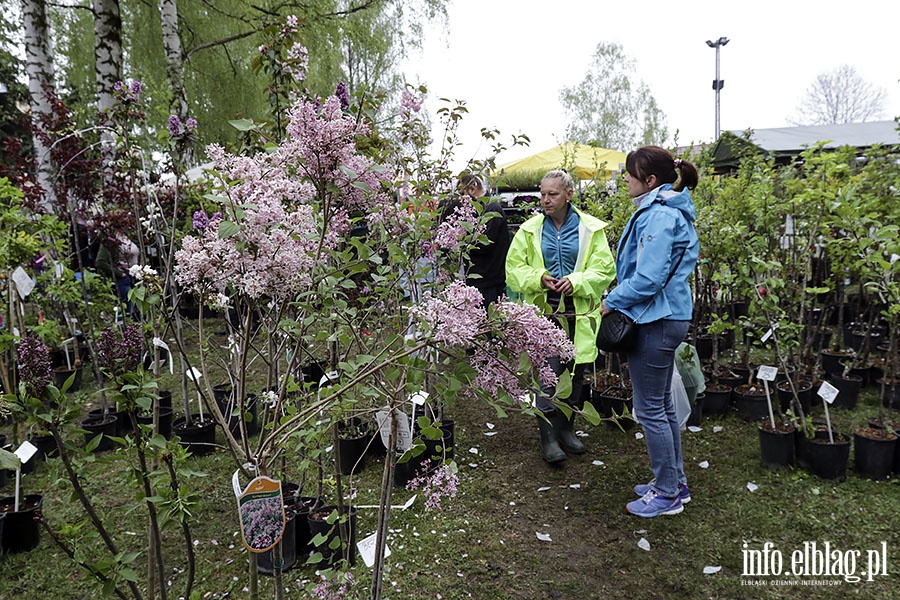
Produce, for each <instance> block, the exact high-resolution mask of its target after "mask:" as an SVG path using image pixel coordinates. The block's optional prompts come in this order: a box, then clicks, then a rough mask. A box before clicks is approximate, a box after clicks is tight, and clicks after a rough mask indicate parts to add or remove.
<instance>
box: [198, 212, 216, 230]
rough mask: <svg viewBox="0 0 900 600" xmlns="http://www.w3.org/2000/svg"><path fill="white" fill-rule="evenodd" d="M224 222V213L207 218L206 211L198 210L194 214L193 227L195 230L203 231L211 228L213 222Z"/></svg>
mask: <svg viewBox="0 0 900 600" xmlns="http://www.w3.org/2000/svg"><path fill="white" fill-rule="evenodd" d="M216 220H219V221H221V220H222V213H220V212H217V213H213V216H211V217H210V216H207V214H206V211H205V210H198V211H197V212H195V213H194V219H193V225H194V229H197V230H201V229H206V228H207V227H209V224H210V222H211V221H216Z"/></svg>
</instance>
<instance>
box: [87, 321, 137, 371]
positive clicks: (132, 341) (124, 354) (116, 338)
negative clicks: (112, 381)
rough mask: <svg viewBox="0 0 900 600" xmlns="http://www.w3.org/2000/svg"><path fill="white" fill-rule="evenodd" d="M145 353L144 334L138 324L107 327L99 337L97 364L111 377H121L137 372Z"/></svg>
mask: <svg viewBox="0 0 900 600" xmlns="http://www.w3.org/2000/svg"><path fill="white" fill-rule="evenodd" d="M143 353H144V334H143V330H142V328H141V326H140V325H139V324H138V323H131V324H129V325H126V326H125V327H124V328H123V329H122V331H121V333H120V332H119V328H118V327H105V328H104V329H103V331H101V332H100V335H98V336H97V364H98V366H99V367H100V368H101V369H103V371H104V372H106V373H107V374H109V375H110V376H111V377H113V378H116V377H121V376H122V375H125V374H126V373H132V372H134V371H136V370H137V368H138V366H139V365H140V364H141V357H142V356H143Z"/></svg>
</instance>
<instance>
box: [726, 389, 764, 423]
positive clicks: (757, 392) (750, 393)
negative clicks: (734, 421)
mask: <svg viewBox="0 0 900 600" xmlns="http://www.w3.org/2000/svg"><path fill="white" fill-rule="evenodd" d="M770 392H771V391H770ZM734 403H735V404H736V405H737V409H738V414H739V415H740V417H741V418H742V419H743V420H745V421H759V420H760V419H766V418H768V417H769V404H768V401H767V400H766V392H765V390H764V389H763V388H762V387H761V386H750V385H746V384H745V385H739V386H738V387H736V388H735V389H734Z"/></svg>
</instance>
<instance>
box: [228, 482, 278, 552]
mask: <svg viewBox="0 0 900 600" xmlns="http://www.w3.org/2000/svg"><path fill="white" fill-rule="evenodd" d="M238 511H239V512H240V514H241V537H242V538H243V541H244V546H246V547H247V550H249V551H250V552H257V553H260V552H265V551H267V550H271V549H272V547H273V546H275V544H277V543H278V542H279V540H281V536H282V535H283V534H284V524H285V517H284V500H283V499H282V497H281V482H280V481H276V480H274V479H269V478H268V477H262V476H261V477H257V478H256V479H254V480H253V481H251V482H250V483H249V484H248V485H247V487H246V488H244V491H243V492H242V493H241V495H240V496H238Z"/></svg>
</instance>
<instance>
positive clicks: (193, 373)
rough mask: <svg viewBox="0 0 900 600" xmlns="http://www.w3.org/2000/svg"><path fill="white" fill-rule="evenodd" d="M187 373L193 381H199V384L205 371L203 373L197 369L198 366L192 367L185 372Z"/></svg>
mask: <svg viewBox="0 0 900 600" xmlns="http://www.w3.org/2000/svg"><path fill="white" fill-rule="evenodd" d="M185 375H187V376H188V379H190V380H191V381H193V382H194V383H197V384H199V383H200V378H201V377H203V373H201V372H200V370H199V369H197V367H191V368H190V369H189V370H188V371H187V372H186V373H185Z"/></svg>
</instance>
